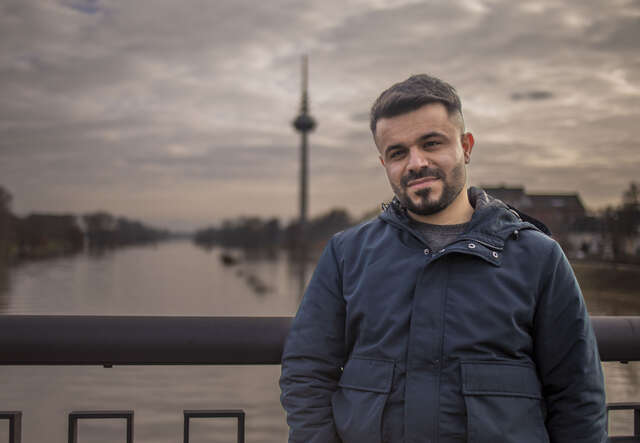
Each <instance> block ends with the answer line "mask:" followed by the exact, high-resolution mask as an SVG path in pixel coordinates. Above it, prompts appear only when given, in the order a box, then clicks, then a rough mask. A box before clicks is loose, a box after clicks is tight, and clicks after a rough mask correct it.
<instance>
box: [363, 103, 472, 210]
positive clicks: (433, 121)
mask: <svg viewBox="0 0 640 443" xmlns="http://www.w3.org/2000/svg"><path fill="white" fill-rule="evenodd" d="M461 131H462V129H461V123H460V122H459V120H458V119H457V118H455V117H454V116H452V117H449V115H448V113H447V109H446V108H445V107H444V105H443V104H441V103H437V102H436V103H430V104H427V105H425V106H422V107H421V108H419V109H417V110H415V111H411V112H408V113H406V114H401V115H399V116H396V117H391V118H381V119H380V120H378V122H377V126H376V134H375V141H376V145H377V146H378V151H379V152H380V161H381V162H382V165H383V166H384V168H385V170H386V172H387V177H388V179H389V183H390V184H391V188H392V189H393V192H394V193H395V194H396V197H398V200H400V203H402V204H403V205H404V206H405V207H406V208H407V209H408V210H409V211H410V212H412V213H414V214H418V215H432V214H435V213H437V212H439V211H441V210H443V209H445V208H446V207H448V206H449V205H450V204H451V203H452V202H453V201H454V200H455V199H456V197H458V195H459V194H460V192H461V191H462V190H463V189H464V188H465V185H466V181H467V171H466V166H465V163H467V162H468V161H469V158H470V155H471V149H472V148H473V136H472V135H471V134H470V133H465V134H462V132H461Z"/></svg>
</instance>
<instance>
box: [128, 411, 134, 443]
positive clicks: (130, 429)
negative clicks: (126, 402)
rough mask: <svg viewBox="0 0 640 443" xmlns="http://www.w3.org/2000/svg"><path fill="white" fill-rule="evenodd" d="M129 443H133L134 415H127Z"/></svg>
mask: <svg viewBox="0 0 640 443" xmlns="http://www.w3.org/2000/svg"><path fill="white" fill-rule="evenodd" d="M127 443H133V413H131V414H130V415H127Z"/></svg>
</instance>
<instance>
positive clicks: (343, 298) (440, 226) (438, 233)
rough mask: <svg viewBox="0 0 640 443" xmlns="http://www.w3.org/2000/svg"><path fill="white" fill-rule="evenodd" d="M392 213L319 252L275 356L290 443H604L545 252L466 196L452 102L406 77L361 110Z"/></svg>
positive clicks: (596, 397)
mask: <svg viewBox="0 0 640 443" xmlns="http://www.w3.org/2000/svg"><path fill="white" fill-rule="evenodd" d="M371 131H372V133H373V138H374V141H375V143H376V146H377V148H378V152H379V153H380V161H381V163H382V165H383V166H384V168H385V170H386V173H387V177H388V179H389V183H390V185H391V188H392V189H393V192H394V193H395V198H394V200H393V201H392V202H391V204H389V205H388V206H387V207H386V209H385V211H384V212H383V213H382V214H381V215H380V216H379V217H378V218H377V219H375V220H372V221H370V222H367V223H364V224H362V225H359V226H356V227H354V228H351V229H349V230H347V231H344V232H341V233H339V234H336V235H335V236H334V237H333V239H332V240H331V241H330V243H329V244H328V245H327V247H326V249H325V251H324V253H323V255H322V257H321V258H320V261H319V263H318V266H317V268H316V271H315V273H314V275H313V277H312V279H311V282H310V283H309V286H308V288H307V291H306V293H305V296H304V298H303V300H302V303H301V305H300V308H299V310H298V313H297V315H296V318H295V320H294V322H293V326H292V329H291V332H290V334H289V338H288V340H287V343H286V346H285V351H284V354H283V357H282V377H281V380H280V386H281V389H282V404H283V405H284V407H285V409H286V411H287V420H288V423H289V426H290V433H289V441H290V442H300V443H302V442H305V443H329V442H332V443H333V442H336V443H338V442H343V443H381V442H390V443H396V442H398V443H399V442H406V443H419V442H420V443H422V442H442V443H445V442H447V443H448V442H487V443H497V442H513V443H534V442H535V443H539V442H558V443H560V442H561V443H567V442H584V443H586V442H590V443H591V442H593V443H596V442H597V443H602V442H605V441H606V438H607V437H606V419H605V400H604V386H603V378H602V372H601V367H600V359H599V356H598V351H597V348H596V342H595V338H594V334H593V331H592V329H591V325H590V322H589V316H588V314H587V311H586V309H585V305H584V301H583V299H582V295H581V293H580V289H579V287H578V283H577V282H576V279H575V277H574V275H573V272H572V270H571V267H570V265H569V263H568V262H567V260H566V258H565V256H564V254H563V253H562V250H561V249H560V247H559V246H558V244H557V243H556V242H555V241H554V240H552V239H551V238H549V237H548V236H547V235H546V234H544V233H543V232H541V231H540V228H542V229H544V227H543V226H541V225H540V224H539V223H536V225H534V224H532V223H530V222H529V221H523V220H522V219H521V217H520V215H518V213H517V212H516V211H513V210H511V209H510V208H508V207H507V206H506V205H504V204H503V203H502V202H500V201H498V200H495V199H493V198H491V197H489V196H488V195H487V194H486V193H484V191H482V190H481V189H478V188H468V187H467V170H466V168H467V164H468V163H469V160H470V158H471V152H472V149H473V145H474V139H473V136H472V135H471V134H470V133H468V132H465V127H464V119H463V116H462V110H461V104H460V99H459V98H458V95H457V94H456V91H455V89H454V88H453V87H451V86H450V85H448V84H447V83H445V82H443V81H441V80H439V79H436V78H433V77H430V76H427V75H416V76H413V77H411V78H409V79H407V80H405V81H404V82H401V83H398V84H395V85H393V86H392V87H391V88H389V89H388V90H386V91H384V92H383V93H382V94H381V95H380V97H379V98H378V99H377V100H376V102H375V103H374V105H373V108H372V110H371Z"/></svg>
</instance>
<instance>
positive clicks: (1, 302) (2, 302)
mask: <svg viewBox="0 0 640 443" xmlns="http://www.w3.org/2000/svg"><path fill="white" fill-rule="evenodd" d="M10 289H11V282H10V281H9V266H8V265H7V264H6V263H3V262H2V261H0V314H4V313H5V312H6V311H7V309H8V307H9V295H10Z"/></svg>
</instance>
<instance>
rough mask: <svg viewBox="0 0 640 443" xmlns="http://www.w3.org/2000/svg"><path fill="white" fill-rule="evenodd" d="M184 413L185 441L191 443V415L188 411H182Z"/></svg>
mask: <svg viewBox="0 0 640 443" xmlns="http://www.w3.org/2000/svg"><path fill="white" fill-rule="evenodd" d="M182 413H183V414H184V438H183V440H182V441H183V443H189V418H190V417H189V415H188V413H187V411H182Z"/></svg>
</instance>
